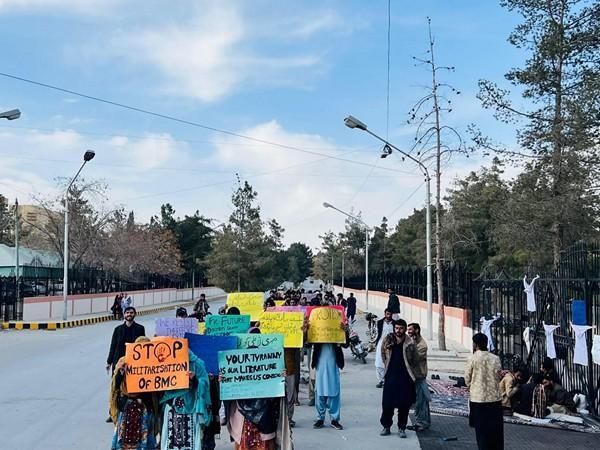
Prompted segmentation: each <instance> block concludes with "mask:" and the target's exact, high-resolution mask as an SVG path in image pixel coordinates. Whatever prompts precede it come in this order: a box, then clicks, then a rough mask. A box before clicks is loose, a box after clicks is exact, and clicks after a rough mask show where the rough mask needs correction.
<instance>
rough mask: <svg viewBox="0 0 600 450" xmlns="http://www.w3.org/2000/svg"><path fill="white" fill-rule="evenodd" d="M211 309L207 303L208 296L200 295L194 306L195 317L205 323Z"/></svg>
mask: <svg viewBox="0 0 600 450" xmlns="http://www.w3.org/2000/svg"><path fill="white" fill-rule="evenodd" d="M209 309H210V306H209V305H208V302H207V301H206V294H200V298H199V299H198V301H197V302H196V304H195V305H194V316H195V317H196V318H197V319H198V320H199V321H201V322H203V321H204V318H205V317H206V315H207V314H208V310H209Z"/></svg>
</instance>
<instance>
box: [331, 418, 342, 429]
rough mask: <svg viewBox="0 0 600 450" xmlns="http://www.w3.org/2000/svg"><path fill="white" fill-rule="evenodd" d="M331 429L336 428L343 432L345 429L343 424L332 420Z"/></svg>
mask: <svg viewBox="0 0 600 450" xmlns="http://www.w3.org/2000/svg"><path fill="white" fill-rule="evenodd" d="M331 428H335V429H336V430H343V429H344V427H343V426H342V424H341V423H339V422H338V421H337V420H332V421H331Z"/></svg>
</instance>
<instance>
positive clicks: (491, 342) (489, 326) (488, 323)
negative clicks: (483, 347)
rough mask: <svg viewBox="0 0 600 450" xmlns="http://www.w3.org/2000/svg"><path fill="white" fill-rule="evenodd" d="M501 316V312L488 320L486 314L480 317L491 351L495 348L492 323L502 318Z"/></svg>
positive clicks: (482, 329) (482, 330)
mask: <svg viewBox="0 0 600 450" xmlns="http://www.w3.org/2000/svg"><path fill="white" fill-rule="evenodd" d="M500 317H501V316H500V314H496V315H495V316H492V318H491V319H489V320H486V318H485V316H483V317H482V318H481V319H479V322H480V323H481V332H482V333H483V334H485V335H486V336H487V338H488V348H489V349H490V352H491V351H493V350H494V340H493V339H492V324H493V323H494V322H495V321H496V320H498V319H500Z"/></svg>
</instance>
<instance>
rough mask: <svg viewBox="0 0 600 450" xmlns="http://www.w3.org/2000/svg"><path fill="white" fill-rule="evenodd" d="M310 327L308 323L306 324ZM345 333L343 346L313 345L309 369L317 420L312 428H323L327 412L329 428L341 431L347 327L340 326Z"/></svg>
mask: <svg viewBox="0 0 600 450" xmlns="http://www.w3.org/2000/svg"><path fill="white" fill-rule="evenodd" d="M308 326H309V327H310V323H309V324H308ZM340 326H341V327H342V328H343V329H344V330H345V332H346V342H345V343H344V344H313V351H312V360H311V367H312V368H313V369H315V408H316V410H317V420H316V421H315V423H314V424H313V428H323V425H324V424H325V414H326V412H327V410H329V416H330V418H331V426H332V427H333V428H335V429H336V430H343V429H344V427H343V426H342V424H341V423H340V418H341V415H340V408H341V405H340V390H341V386H340V369H343V368H344V352H343V351H342V348H348V345H349V343H348V327H347V325H344V324H340Z"/></svg>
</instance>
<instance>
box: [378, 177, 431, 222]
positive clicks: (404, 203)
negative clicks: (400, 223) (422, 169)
mask: <svg viewBox="0 0 600 450" xmlns="http://www.w3.org/2000/svg"><path fill="white" fill-rule="evenodd" d="M424 184H425V182H423V183H421V184H420V185H418V186H417V188H416V189H415V190H414V191H412V193H411V194H410V195H409V196H408V197H406V198H405V199H404V201H403V202H402V203H400V204H399V205H398V206H397V207H396V208H395V209H394V210H393V211H392V212H391V213H390V214H389V215H388V216H386V217H387V218H388V219H389V218H390V217H392V216H393V215H394V214H396V212H397V211H398V210H399V209H400V208H402V207H403V206H404V205H406V203H408V201H409V200H410V199H411V198H412V197H413V196H414V195H415V194H416V193H417V192H418V191H419V189H421V188H422V187H423V185H424Z"/></svg>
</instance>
